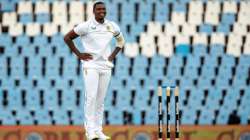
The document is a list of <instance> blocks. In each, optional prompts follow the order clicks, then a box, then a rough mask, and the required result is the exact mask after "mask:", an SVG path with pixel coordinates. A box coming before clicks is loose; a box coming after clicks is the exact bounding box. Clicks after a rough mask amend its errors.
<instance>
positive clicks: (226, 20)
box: [221, 13, 236, 25]
mask: <svg viewBox="0 0 250 140" xmlns="http://www.w3.org/2000/svg"><path fill="white" fill-rule="evenodd" d="M235 20H236V15H235V14H233V13H224V14H222V16H221V23H222V24H226V25H227V24H228V25H232V24H234V22H235Z"/></svg>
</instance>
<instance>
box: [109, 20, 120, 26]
mask: <svg viewBox="0 0 250 140" xmlns="http://www.w3.org/2000/svg"><path fill="white" fill-rule="evenodd" d="M106 21H107V23H109V24H112V25H113V26H118V24H117V23H116V22H114V21H112V20H106Z"/></svg>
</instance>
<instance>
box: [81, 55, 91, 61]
mask: <svg viewBox="0 0 250 140" xmlns="http://www.w3.org/2000/svg"><path fill="white" fill-rule="evenodd" d="M78 58H79V59H81V60H84V61H88V60H91V59H93V57H92V55H91V54H89V53H80V55H79V56H78Z"/></svg>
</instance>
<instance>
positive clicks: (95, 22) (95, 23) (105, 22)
mask: <svg viewBox="0 0 250 140" xmlns="http://www.w3.org/2000/svg"><path fill="white" fill-rule="evenodd" d="M92 21H93V23H94V25H95V26H97V25H99V24H101V25H105V24H107V20H106V19H105V18H104V22H103V23H99V22H97V21H96V20H95V17H93V18H92Z"/></svg>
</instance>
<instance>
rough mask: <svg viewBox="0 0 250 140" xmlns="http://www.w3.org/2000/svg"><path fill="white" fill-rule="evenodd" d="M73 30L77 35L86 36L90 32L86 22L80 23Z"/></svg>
mask: <svg viewBox="0 0 250 140" xmlns="http://www.w3.org/2000/svg"><path fill="white" fill-rule="evenodd" d="M73 30H74V32H75V33H76V34H77V35H86V34H87V32H88V25H87V23H86V22H85V23H80V24H78V25H77V26H76V27H74V29H73Z"/></svg>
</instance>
